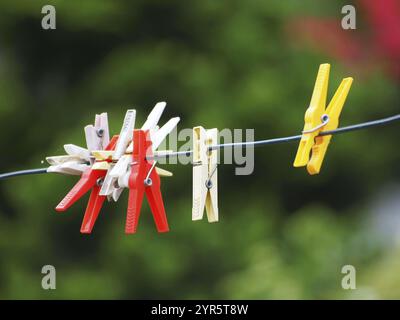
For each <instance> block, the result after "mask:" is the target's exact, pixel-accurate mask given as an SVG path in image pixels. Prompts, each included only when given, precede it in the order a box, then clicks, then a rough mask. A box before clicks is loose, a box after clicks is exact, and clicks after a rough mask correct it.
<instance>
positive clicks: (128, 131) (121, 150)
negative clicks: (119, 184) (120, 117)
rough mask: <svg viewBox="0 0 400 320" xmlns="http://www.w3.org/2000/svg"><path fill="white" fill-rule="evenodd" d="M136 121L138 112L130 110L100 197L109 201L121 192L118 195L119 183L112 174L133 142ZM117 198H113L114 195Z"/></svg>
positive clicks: (112, 156)
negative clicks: (117, 186) (106, 197)
mask: <svg viewBox="0 0 400 320" xmlns="http://www.w3.org/2000/svg"><path fill="white" fill-rule="evenodd" d="M135 120H136V110H134V109H130V110H128V111H127V112H126V114H125V118H124V122H123V124H122V128H121V132H120V134H119V139H118V142H117V144H116V146H115V151H114V152H113V153H112V154H111V158H112V160H113V161H114V162H113V163H110V164H109V167H108V171H107V174H106V177H105V178H104V181H103V185H102V187H101V189H100V195H102V196H108V197H109V199H111V198H114V200H115V199H116V200H117V199H118V197H119V195H120V194H121V192H122V190H121V192H119V194H118V193H116V192H115V191H116V189H117V188H116V186H115V183H116V181H117V177H115V176H113V175H112V174H111V173H112V172H115V170H114V168H115V166H116V164H118V163H120V160H121V157H123V156H124V154H125V150H126V148H127V147H128V144H129V143H130V142H131V140H132V134H133V129H134V127H135ZM114 193H115V196H114V197H113V194H114Z"/></svg>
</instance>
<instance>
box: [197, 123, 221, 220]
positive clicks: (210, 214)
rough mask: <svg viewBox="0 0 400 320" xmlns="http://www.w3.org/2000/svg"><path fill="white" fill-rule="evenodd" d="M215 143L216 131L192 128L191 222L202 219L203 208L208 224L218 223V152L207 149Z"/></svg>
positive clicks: (216, 138)
mask: <svg viewBox="0 0 400 320" xmlns="http://www.w3.org/2000/svg"><path fill="white" fill-rule="evenodd" d="M217 142H218V130H217V129H210V130H205V129H204V128H203V127H201V126H198V127H195V128H193V208H192V220H193V221H195V220H201V219H202V218H203V213H204V207H205V208H206V211H207V218H208V222H216V221H218V178H217V165H218V151H217V150H211V151H209V149H208V148H209V147H210V146H212V145H216V144H217Z"/></svg>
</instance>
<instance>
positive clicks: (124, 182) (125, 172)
mask: <svg viewBox="0 0 400 320" xmlns="http://www.w3.org/2000/svg"><path fill="white" fill-rule="evenodd" d="M165 107H166V103H165V102H158V103H157V104H156V105H155V107H154V108H153V110H152V111H151V112H150V114H149V115H148V117H147V120H146V121H145V123H144V124H143V126H142V128H141V130H142V131H148V132H149V135H148V136H147V138H148V139H149V140H150V141H152V149H153V151H155V150H156V149H157V148H158V146H159V145H160V144H161V143H162V141H163V140H164V139H165V138H166V136H167V135H168V134H169V133H170V132H171V131H172V130H173V129H174V128H175V127H176V125H177V124H178V122H179V120H180V118H179V117H176V118H172V119H170V120H169V121H168V122H167V123H166V124H165V125H163V126H162V127H161V128H159V127H158V126H157V124H158V121H159V120H160V118H161V115H162V113H163V112H164V109H165ZM132 132H133V130H132ZM133 149H134V141H133V140H132V141H131V142H130V144H129V145H128V147H127V148H126V150H125V155H123V156H121V157H120V159H119V160H118V162H117V163H116V165H115V166H114V167H113V168H112V170H110V173H109V176H110V177H111V178H112V179H113V186H114V187H113V190H112V193H111V192H110V193H109V197H110V198H112V199H113V200H114V201H117V200H118V198H119V196H120V195H121V193H122V191H123V188H124V187H128V180H129V175H130V164H131V158H132V157H131V155H130V154H131V153H132V152H133ZM155 169H156V171H157V173H158V174H159V175H160V176H164V177H168V176H172V173H171V172H168V171H166V170H163V169H160V168H157V167H156V168H155ZM105 181H107V177H106V180H105ZM116 182H117V183H116ZM115 185H118V186H119V187H118V188H117V187H115Z"/></svg>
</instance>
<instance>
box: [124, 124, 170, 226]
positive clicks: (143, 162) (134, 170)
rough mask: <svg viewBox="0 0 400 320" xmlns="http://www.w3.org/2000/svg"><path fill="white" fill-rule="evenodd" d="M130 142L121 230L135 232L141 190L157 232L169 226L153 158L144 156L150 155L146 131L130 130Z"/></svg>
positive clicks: (151, 152)
mask: <svg viewBox="0 0 400 320" xmlns="http://www.w3.org/2000/svg"><path fill="white" fill-rule="evenodd" d="M133 145H134V148H133V153H132V167H131V173H130V176H129V183H128V184H129V200H128V210H127V217H126V225H125V233H127V234H129V233H135V232H136V228H137V225H138V222H139V216H140V209H141V207H142V201H143V196H144V193H146V196H147V200H148V202H149V205H150V209H151V211H152V213H153V218H154V222H155V224H156V227H157V230H158V232H167V231H169V227H168V221H167V217H166V214H165V209H164V203H163V200H162V195H161V190H160V177H159V176H158V174H157V171H156V170H155V161H154V160H147V159H146V157H151V156H152V155H153V151H152V142H151V140H150V134H149V131H148V130H134V131H133Z"/></svg>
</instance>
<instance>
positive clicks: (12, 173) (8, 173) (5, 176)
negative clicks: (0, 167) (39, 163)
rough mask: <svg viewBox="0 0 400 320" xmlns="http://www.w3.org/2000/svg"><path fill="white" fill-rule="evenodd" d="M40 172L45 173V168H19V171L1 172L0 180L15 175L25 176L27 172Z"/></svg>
mask: <svg viewBox="0 0 400 320" xmlns="http://www.w3.org/2000/svg"><path fill="white" fill-rule="evenodd" d="M40 173H47V168H40V169H30V170H21V171H14V172H7V173H2V174H0V180H3V179H7V178H11V177H16V176H25V175H28V174H40Z"/></svg>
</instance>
